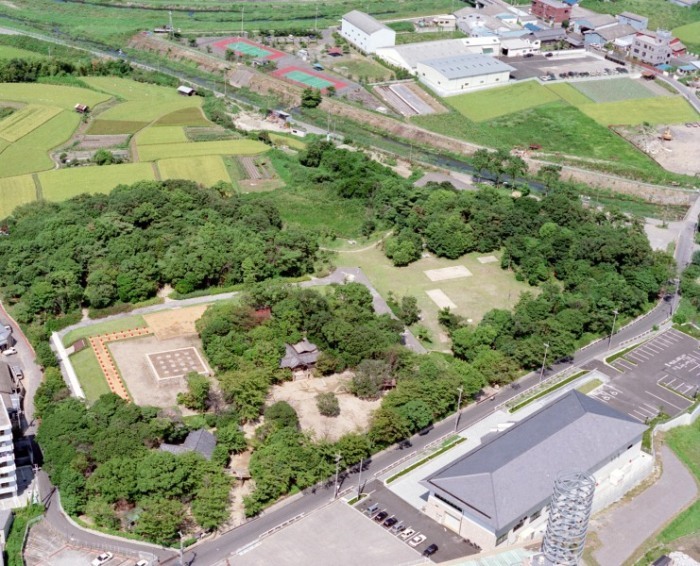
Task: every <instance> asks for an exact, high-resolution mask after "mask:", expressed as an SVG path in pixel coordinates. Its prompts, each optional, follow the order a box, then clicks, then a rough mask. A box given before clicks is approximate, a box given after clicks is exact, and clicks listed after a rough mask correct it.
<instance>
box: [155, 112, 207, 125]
mask: <svg viewBox="0 0 700 566" xmlns="http://www.w3.org/2000/svg"><path fill="white" fill-rule="evenodd" d="M154 125H155V126H210V125H211V122H210V121H209V120H207V119H206V118H205V117H204V114H202V110H201V109H200V108H198V107H191V108H182V109H180V110H175V111H174V112H171V113H170V114H166V115H165V116H162V117H161V118H159V119H158V121H157V122H156V123H155V124H154Z"/></svg>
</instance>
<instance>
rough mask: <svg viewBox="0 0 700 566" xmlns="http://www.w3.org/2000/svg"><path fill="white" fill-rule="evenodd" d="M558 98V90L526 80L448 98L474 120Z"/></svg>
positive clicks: (454, 105)
mask: <svg viewBox="0 0 700 566" xmlns="http://www.w3.org/2000/svg"><path fill="white" fill-rule="evenodd" d="M556 100H559V97H558V96H557V95H556V94H555V93H553V92H552V91H550V90H549V89H547V88H546V87H544V86H542V85H541V84H539V83H538V82H536V81H526V82H522V83H518V84H514V85H512V86H505V87H499V88H492V89H488V90H485V91H480V92H474V93H471V94H461V95H459V96H451V97H449V98H447V99H445V101H446V102H447V103H448V104H449V105H450V106H452V107H453V108H454V109H455V110H457V112H459V113H460V114H462V115H463V116H466V117H467V118H469V119H470V120H473V121H474V122H485V121H487V120H492V119H493V118H498V117H499V116H505V115H506V114H512V113H513V112H518V111H520V110H527V109H529V108H533V107H535V106H540V105H542V104H546V103H547V102H554V101H556Z"/></svg>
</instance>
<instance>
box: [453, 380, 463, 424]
mask: <svg viewBox="0 0 700 566" xmlns="http://www.w3.org/2000/svg"><path fill="white" fill-rule="evenodd" d="M457 391H458V392H459V397H457V415H456V416H455V432H457V427H458V426H459V416H460V413H461V412H462V410H461V409H462V392H463V391H464V386H463V385H460V386H459V388H458V389H457Z"/></svg>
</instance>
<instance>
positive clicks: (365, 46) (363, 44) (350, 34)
mask: <svg viewBox="0 0 700 566" xmlns="http://www.w3.org/2000/svg"><path fill="white" fill-rule="evenodd" d="M340 35H341V36H343V37H344V38H345V39H347V40H348V41H349V42H350V43H351V44H352V45H354V46H355V47H357V48H358V49H359V50H360V51H363V52H364V53H374V52H375V51H377V49H378V48H380V47H386V46H388V45H394V44H395V43H396V32H395V31H394V30H393V29H391V28H389V27H387V26H385V25H384V24H383V23H381V22H379V21H377V20H375V19H374V18H373V17H372V16H370V15H369V14H365V13H364V12H360V11H359V10H353V11H352V12H348V13H347V14H345V15H344V16H343V20H342V22H341V24H340Z"/></svg>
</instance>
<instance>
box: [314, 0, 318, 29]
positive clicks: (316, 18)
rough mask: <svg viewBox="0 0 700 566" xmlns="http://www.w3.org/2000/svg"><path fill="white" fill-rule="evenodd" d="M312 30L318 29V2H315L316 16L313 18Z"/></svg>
mask: <svg viewBox="0 0 700 566" xmlns="http://www.w3.org/2000/svg"><path fill="white" fill-rule="evenodd" d="M314 31H315V32H317V31H318V4H316V17H315V18H314Z"/></svg>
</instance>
